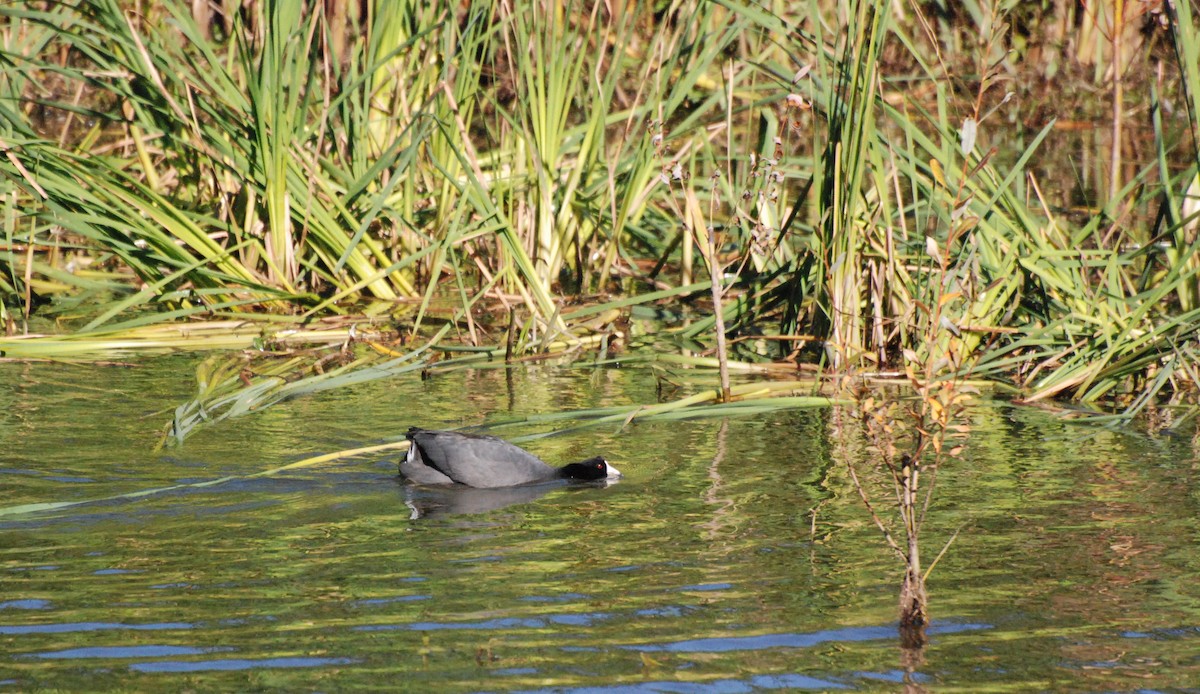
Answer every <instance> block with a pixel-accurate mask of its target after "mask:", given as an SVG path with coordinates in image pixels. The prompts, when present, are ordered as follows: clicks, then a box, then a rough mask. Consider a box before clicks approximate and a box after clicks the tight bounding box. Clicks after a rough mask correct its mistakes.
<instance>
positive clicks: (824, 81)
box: [0, 0, 1200, 416]
mask: <svg viewBox="0 0 1200 694" xmlns="http://www.w3.org/2000/svg"><path fill="white" fill-rule="evenodd" d="M1008 5H1009V4H1005V3H995V4H994V5H991V4H988V3H975V2H966V3H960V4H957V5H956V9H954V10H953V11H950V10H943V9H941V6H940V5H939V4H938V3H915V4H897V3H893V2H886V1H884V0H874V1H872V0H857V1H855V2H851V3H849V4H844V3H832V2H824V1H821V0H812V1H811V2H801V3H761V4H759V3H755V4H742V3H732V2H700V1H690V0H689V1H678V2H672V3H669V4H665V5H643V4H638V3H625V2H621V3H609V4H604V3H595V4H572V5H568V6H566V7H562V6H561V5H560V4H558V3H539V2H525V3H496V4H491V3H466V4H453V5H450V6H446V7H438V6H433V7H431V6H428V5H427V4H426V3H406V2H397V3H366V4H365V11H366V14H361V15H360V14H359V13H358V10H357V5H355V6H354V7H351V5H350V4H338V3H306V4H304V6H302V5H301V4H298V3H285V2H275V3H272V2H253V3H251V2H247V3H242V4H236V3H232V4H226V5H223V6H222V7H224V8H225V10H224V13H214V10H211V9H209V10H203V11H202V12H200V11H198V12H199V14H193V12H192V10H191V7H190V5H185V4H183V3H175V2H168V3H164V4H161V5H159V4H152V6H150V7H147V8H143V13H142V14H138V13H137V12H136V11H135V9H134V7H132V6H127V5H125V4H123V3H118V2H115V0H108V1H101V2H95V3H82V4H80V5H79V6H77V7H76V6H72V5H56V4H35V3H26V4H20V5H10V6H5V7H4V8H0V15H2V16H3V17H4V20H5V25H4V27H3V36H2V38H3V59H4V60H5V62H6V69H5V71H4V73H3V75H2V76H0V139H2V140H3V141H2V142H0V148H3V150H4V156H3V157H0V172H2V173H3V176H2V177H0V194H2V195H3V196H4V200H5V206H4V210H5V214H4V220H3V222H4V238H3V239H2V240H0V244H2V247H0V293H3V294H4V308H3V309H2V310H3V315H2V316H0V318H2V319H3V320H4V323H5V325H6V328H7V332H8V334H9V336H10V338H9V339H8V340H0V350H5V351H6V352H8V353H10V356H20V357H22V358H28V357H36V356H47V357H53V356H55V355H56V354H59V353H58V352H55V351H54V350H56V349H62V348H61V344H62V343H63V341H64V337H63V336H62V335H61V333H63V332H66V333H68V334H69V339H70V340H72V341H74V343H75V344H78V343H81V342H84V341H86V340H87V339H88V338H89V336H96V339H97V340H100V339H104V340H112V339H117V338H119V337H120V336H121V335H122V334H123V333H124V332H125V331H138V330H141V331H145V330H148V329H151V328H152V327H153V326H156V325H165V324H168V323H179V322H189V321H200V320H203V321H212V320H233V321H235V322H247V321H248V322H251V323H255V324H265V325H267V326H271V325H273V324H279V323H280V322H283V323H284V324H285V325H292V324H293V323H296V324H299V325H301V326H303V325H307V324H309V323H310V322H312V321H316V320H320V319H327V318H334V317H340V318H341V319H342V320H347V321H349V322H351V323H354V322H355V321H357V320H361V322H362V323H363V324H364V325H369V326H370V328H371V330H373V331H382V334H375V335H373V336H372V342H373V343H374V344H375V348H374V349H371V350H369V351H368V350H367V348H366V347H363V348H361V351H360V352H359V353H358V355H357V357H352V358H348V362H349V363H351V364H354V365H355V368H363V369H369V368H373V366H377V365H378V364H377V363H375V362H374V361H372V360H373V359H379V360H384V359H395V358H396V357H395V354H396V353H397V349H398V347H399V345H400V343H402V342H403V343H405V344H409V343H413V344H421V345H427V347H426V349H427V350H428V353H429V354H433V353H437V352H438V351H439V350H442V349H447V348H449V347H451V346H456V347H458V348H461V347H464V346H466V347H473V348H487V349H489V350H492V352H493V353H494V354H496V355H500V354H503V355H504V356H505V357H506V358H508V359H513V358H519V357H521V356H522V355H531V354H538V353H543V352H545V351H546V350H548V349H551V346H556V347H554V349H568V348H569V347H570V346H571V345H573V344H574V345H578V346H580V351H579V352H577V353H584V352H586V354H588V355H589V357H588V358H590V359H593V360H595V361H603V359H604V358H606V357H607V356H608V353H609V350H610V349H615V348H617V347H624V348H628V347H629V346H630V345H633V346H634V347H638V346H654V347H656V348H659V349H671V350H689V351H692V352H696V351H698V352H700V353H702V356H711V355H712V354H714V353H715V351H716V348H717V345H718V340H717V335H716V332H717V330H718V327H719V328H720V332H721V334H722V336H724V337H726V338H728V341H729V345H728V347H727V349H728V351H729V353H730V358H731V359H733V360H735V361H736V362H738V363H739V364H741V365H746V367H747V368H748V365H750V364H754V363H766V362H781V363H786V364H791V365H793V367H794V368H796V369H807V368H819V369H824V370H827V371H832V372H837V373H875V374H886V373H894V374H897V375H900V376H904V375H906V374H907V375H908V376H909V377H911V378H913V379H914V380H925V379H928V378H950V377H954V378H963V377H966V376H973V377H980V378H985V379H989V380H992V381H996V382H1002V383H1006V384H1008V385H1010V386H1011V387H1013V388H1014V389H1015V390H1016V391H1017V392H1019V393H1020V394H1021V395H1022V397H1025V398H1028V399H1030V400H1038V399H1049V398H1070V399H1075V400H1078V401H1080V402H1083V403H1088V404H1104V405H1106V406H1107V409H1109V410H1110V411H1114V412H1120V413H1122V416H1131V415H1133V414H1136V413H1138V412H1140V411H1142V410H1143V409H1144V408H1146V407H1148V406H1151V405H1158V404H1161V403H1164V402H1181V401H1189V400H1190V399H1193V398H1194V395H1195V384H1196V379H1197V374H1196V371H1195V366H1194V364H1195V363H1196V358H1195V357H1196V355H1195V350H1196V338H1197V329H1198V327H1200V300H1198V299H1197V293H1198V291H1200V289H1198V287H1197V268H1200V262H1198V261H1197V260H1196V257H1197V250H1198V248H1197V243H1200V241H1198V239H1197V235H1196V233H1195V231H1194V222H1193V221H1192V219H1191V217H1192V214H1193V211H1194V210H1195V209H1196V205H1195V201H1194V198H1193V197H1191V196H1190V195H1189V194H1190V193H1193V192H1194V190H1193V187H1192V182H1193V180H1195V176H1196V161H1197V155H1196V145H1195V139H1194V133H1195V126H1196V113H1197V111H1198V110H1200V109H1198V103H1197V101H1196V99H1197V98H1200V97H1196V96H1195V95H1196V94H1197V93H1198V91H1197V90H1198V89H1200V70H1198V69H1197V68H1196V65H1197V64H1200V43H1198V42H1197V32H1196V28H1195V18H1194V17H1193V16H1192V15H1191V11H1190V7H1189V5H1188V3H1174V4H1167V3H1164V4H1163V5H1162V6H1161V7H1160V8H1158V9H1156V10H1155V11H1154V13H1150V12H1149V10H1148V9H1147V8H1149V7H1150V6H1148V5H1142V4H1135V3H1123V2H1108V3H1093V4H1092V5H1095V7H1092V9H1091V10H1089V11H1087V12H1084V11H1083V10H1081V9H1079V8H1077V7H1076V6H1075V3H1057V2H1045V3H1025V4H1023V5H1018V6H1016V7H1015V8H1013V9H1012V12H1011V13H1009V14H1002V13H1000V12H999V10H1000V9H1001V8H1002V7H1008ZM1026 5H1037V6H1038V7H1037V11H1034V9H1032V8H1031V7H1027V6H1026ZM614 10H615V11H614ZM979 37H983V38H982V39H981V38H979ZM1084 93H1086V94H1090V95H1091V96H1090V97H1089V98H1082V97H1078V96H1074V95H1078V94H1084ZM1079 122H1085V123H1086V124H1087V125H1088V126H1089V127H1091V128H1094V129H1103V131H1104V132H1105V133H1106V136H1107V137H1108V138H1109V139H1108V141H1107V142H1108V145H1107V148H1106V150H1104V156H1101V157H1098V159H1099V163H1096V162H1081V161H1078V160H1076V159H1074V158H1072V157H1071V156H1070V155H1069V154H1068V153H1066V152H1064V151H1063V150H1062V149H1061V148H1052V147H1051V148H1048V147H1047V146H1046V142H1048V141H1053V140H1054V138H1055V137H1056V134H1057V133H1060V132H1062V131H1064V130H1065V129H1066V126H1067V124H1069V123H1079ZM1072 127H1073V126H1072ZM1096 172H1098V174H1096ZM1096 175H1099V178H1098V179H1097V178H1096ZM648 316H653V317H654V318H655V319H656V321H657V322H656V324H655V325H656V327H655V328H653V329H644V330H641V331H640V332H639V330H638V329H637V327H636V326H637V325H638V324H640V323H639V321H640V318H642V317H648ZM51 321H54V323H53V324H52V323H51ZM631 321H632V326H631ZM264 330H265V331H266V332H267V333H270V334H269V335H265V336H264V338H263V339H265V340H266V341H268V342H269V341H270V340H271V339H272V338H271V335H273V334H274V330H275V328H271V327H267V328H264ZM30 331H33V332H47V333H58V334H59V335H58V336H56V337H53V338H50V337H48V338H45V339H44V340H42V341H39V340H37V339H31V338H29V337H25V336H23V333H28V332H30ZM18 336H20V337H19V344H20V351H17V350H16V349H15V346H16V345H17V344H18V342H17V338H18ZM350 337H354V336H353V335H351V336H350ZM356 339H357V338H356ZM316 342H317V343H319V342H321V340H316ZM351 342H353V340H351ZM40 344H44V345H46V351H45V352H44V353H43V354H41V355H39V354H38V352H37V349H38V347H37V346H38V345H40ZM338 344H339V346H340V347H342V348H344V349H345V348H347V346H346V341H340V342H339V343H338ZM201 346H202V345H201ZM222 346H228V345H227V344H223V345H222ZM408 349H410V347H404V348H403V349H400V350H399V351H400V352H404V353H407V350H408ZM597 350H599V352H600V353H599V354H598V353H597ZM368 355H378V356H368ZM313 363H316V362H315V361H314V362H313ZM702 363H703V362H701V361H697V362H696V364H702ZM737 365H738V364H735V366H737ZM312 368H314V369H315V371H314V372H313V373H320V372H321V369H320V367H312ZM264 371H266V369H265V368H264ZM385 371H386V370H385ZM221 397H229V394H228V393H226V392H223V393H222V395H221Z"/></svg>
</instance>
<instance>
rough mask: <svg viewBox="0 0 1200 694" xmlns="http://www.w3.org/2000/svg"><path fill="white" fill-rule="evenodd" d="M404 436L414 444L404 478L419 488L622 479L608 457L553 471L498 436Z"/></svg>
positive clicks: (413, 432)
mask: <svg viewBox="0 0 1200 694" xmlns="http://www.w3.org/2000/svg"><path fill="white" fill-rule="evenodd" d="M405 437H406V438H407V439H408V440H409V441H411V442H412V445H411V446H410V447H409V449H408V456H407V457H406V458H405V460H404V462H403V463H401V464H400V474H401V475H403V476H404V477H405V478H407V479H409V480H411V481H413V482H416V483H417V484H428V485H433V484H462V485H466V486H468V487H476V488H480V489H490V488H495V487H515V486H517V485H520V484H536V483H538V482H549V481H551V480H559V479H567V480H602V479H612V478H616V477H620V476H621V473H620V472H619V471H618V470H617V469H616V468H615V467H613V466H611V465H609V464H608V461H606V460H604V458H599V457H596V458H589V459H587V460H584V461H582V462H579V463H571V464H570V465H564V466H563V467H554V466H551V465H547V464H546V463H544V462H542V461H541V460H539V459H538V458H537V456H534V455H533V454H531V453H529V452H528V451H525V450H523V449H521V448H518V447H517V446H514V445H513V444H511V443H509V442H507V441H505V440H504V439H499V438H496V437H495V436H486V435H483V434H464V433H461V432H457V431H434V430H432V429H420V428H418V427H412V428H411V429H409V430H408V434H406V435H405Z"/></svg>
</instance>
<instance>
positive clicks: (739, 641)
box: [621, 623, 991, 653]
mask: <svg viewBox="0 0 1200 694" xmlns="http://www.w3.org/2000/svg"><path fill="white" fill-rule="evenodd" d="M990 628H991V626H990V625H987V624H953V623H951V624H947V623H940V624H938V625H936V626H931V627H930V628H929V629H928V630H927V632H926V633H928V634H929V635H931V636H932V635H935V634H953V633H958V632H963V631H978V630H980V629H990ZM895 637H896V627H895V626H894V625H891V626H877V627H849V628H846V629H830V630H827V631H816V632H812V633H810V634H796V633H787V634H760V635H758V636H720V637H714V638H706V639H687V640H684V641H672V642H669V643H659V644H652V643H650V644H639V645H629V646H621V648H624V649H627V650H631V651H671V652H675V653H726V652H729V651H759V650H763V649H767V648H809V647H812V646H816V645H818V644H822V643H828V642H830V641H834V642H855V641H873V640H875V639H889V638H895Z"/></svg>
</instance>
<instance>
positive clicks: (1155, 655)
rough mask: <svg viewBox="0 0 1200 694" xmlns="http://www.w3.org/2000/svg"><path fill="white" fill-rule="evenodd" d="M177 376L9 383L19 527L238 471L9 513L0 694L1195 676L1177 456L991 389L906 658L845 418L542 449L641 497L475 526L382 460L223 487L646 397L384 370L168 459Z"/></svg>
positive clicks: (600, 387)
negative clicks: (360, 452)
mask: <svg viewBox="0 0 1200 694" xmlns="http://www.w3.org/2000/svg"><path fill="white" fill-rule="evenodd" d="M191 369H192V366H191V362H189V361H187V360H185V359H182V358H167V359H159V360H153V361H148V362H144V363H142V364H141V365H140V366H138V367H137V368H128V369H122V368H109V369H97V368H82V367H71V366H54V365H7V366H6V367H5V370H4V371H3V372H0V451H3V458H2V459H0V489H2V490H3V504H4V505H5V506H14V505H19V504H26V503H34V502H41V501H64V500H85V499H94V498H102V497H106V496H111V495H114V494H121V493H127V492H132V491H137V490H142V489H153V488H156V487H162V486H167V485H171V484H177V483H180V482H195V481H203V480H209V479H214V478H217V477H222V476H226V475H233V476H235V478H236V479H234V480H233V481H231V482H228V483H225V484H220V485H216V486H212V487H205V488H189V489H183V490H177V491H173V492H169V493H164V494H159V495H154V496H149V497H146V498H141V499H135V500H129V499H125V500H116V501H109V502H103V503H94V504H86V505H81V506H74V507H69V508H66V509H62V510H59V511H51V512H47V513H43V514H37V515H26V516H16V517H0V686H2V687H7V688H10V689H12V690H14V691H17V690H19V691H26V690H34V689H50V688H54V689H62V690H83V689H88V690H97V689H122V690H165V691H170V690H180V689H184V688H195V689H199V690H217V689H222V690H241V689H249V688H259V689H263V688H266V689H284V690H292V691H296V690H301V691H307V690H328V691H340V690H347V689H352V688H365V687H373V688H378V689H387V690H392V691H509V690H516V691H589V692H590V691H596V692H692V691H715V692H745V691H758V690H791V691H796V690H806V689H809V690H815V691H831V690H857V691H864V690H865V691H876V690H878V691H894V690H897V689H899V688H901V687H902V686H903V684H904V683H906V682H907V683H909V684H912V685H916V686H919V687H920V686H924V687H928V688H929V689H931V690H932V689H942V688H972V689H976V688H979V687H982V686H984V685H987V686H993V687H1005V688H1009V689H1012V690H1019V691H1027V690H1074V691H1121V690H1134V689H1142V690H1150V689H1170V688H1185V687H1189V686H1194V685H1195V683H1196V682H1200V656H1197V655H1196V654H1197V653H1200V588H1198V587H1197V582H1196V580H1195V577H1196V576H1197V575H1200V572H1198V569H1200V566H1198V564H1200V559H1198V557H1200V553H1198V552H1197V548H1198V547H1197V544H1198V543H1197V525H1198V523H1197V520H1196V519H1197V517H1198V515H1200V514H1198V513H1197V511H1198V509H1197V505H1198V504H1197V502H1198V500H1200V497H1198V495H1197V485H1196V476H1197V475H1196V471H1197V455H1196V449H1195V446H1194V443H1193V441H1192V440H1190V439H1188V438H1186V437H1181V436H1169V435H1160V436H1154V437H1151V436H1146V435H1141V434H1138V433H1135V432H1108V431H1097V430H1091V429H1087V428H1082V427H1079V426H1077V425H1069V424H1064V423H1062V422H1060V421H1058V420H1056V419H1054V418H1052V417H1051V416H1049V415H1047V414H1045V413H1042V412H1039V411H1036V410H1032V409H1028V408H1019V407H1014V406H1011V405H1008V404H1005V403H1002V402H986V403H983V404H981V405H980V406H978V407H977V408H975V410H974V411H973V417H972V423H973V427H974V430H973V432H972V435H971V439H970V441H969V445H968V448H967V450H966V453H965V454H964V457H963V459H962V460H960V461H957V462H955V463H954V464H953V465H952V466H950V467H947V468H946V469H944V470H943V471H942V472H941V475H940V478H939V479H938V482H937V485H938V487H937V497H936V499H937V500H936V503H935V504H934V507H933V508H932V510H931V512H930V520H929V524H928V529H927V535H926V538H925V545H926V550H925V552H926V556H927V557H928V559H927V563H928V561H929V560H931V559H932V557H933V556H934V555H936V554H937V552H938V551H940V549H941V548H942V546H943V544H944V543H945V541H946V540H947V538H948V537H949V536H950V535H951V534H952V533H954V532H955V531H959V535H958V538H957V540H956V541H955V542H954V544H953V545H952V546H951V548H950V549H949V551H948V552H947V553H946V555H945V556H944V557H943V558H942V560H941V562H940V563H939V564H938V566H937V569H936V571H935V573H934V575H933V576H932V577H931V579H930V585H929V588H930V592H931V599H932V605H931V612H932V616H933V619H934V623H933V626H932V628H931V629H930V636H931V643H930V645H929V646H928V647H927V648H926V649H924V651H922V652H920V653H914V652H903V651H901V649H900V648H899V645H898V638H897V633H896V627H895V616H896V600H897V598H896V590H897V586H898V581H899V577H900V569H899V566H898V564H897V563H896V561H895V559H894V557H893V556H891V555H890V554H889V550H887V549H886V546H885V545H884V543H883V541H882V539H881V538H880V536H879V532H878V530H876V529H875V527H874V526H873V524H872V523H871V522H870V518H869V516H868V515H867V513H866V512H865V510H864V509H863V507H862V504H861V502H860V501H859V499H858V496H857V494H856V493H855V492H854V489H853V487H852V486H851V485H850V482H849V480H848V478H847V475H846V472H845V467H844V465H843V464H842V463H841V462H840V460H838V459H837V456H838V455H841V454H842V453H839V452H838V451H839V450H840V451H844V450H850V451H859V450H862V443H861V441H860V440H859V439H858V436H857V435H856V434H855V433H854V431H853V429H852V427H849V428H848V427H847V425H846V424H845V421H846V418H845V417H840V416H838V415H837V413H836V412H833V411H830V410H810V411H791V412H782V413H774V414H770V415H753V416H748V417H744V418H732V419H727V420H697V421H687V422H664V423H643V424H637V425H634V426H632V427H630V428H629V429H627V430H625V431H618V430H617V429H616V428H615V427H602V428H593V429H589V430H582V431H571V432H568V433H565V434H563V435H561V436H555V437H550V438H544V439H539V440H536V441H533V442H530V443H528V444H527V446H528V447H529V448H530V449H531V450H533V451H535V452H536V453H538V454H540V455H542V456H543V457H545V458H546V459H548V460H552V461H560V460H561V461H566V460H575V459H580V458H584V457H587V456H589V455H592V454H603V455H606V456H607V457H609V458H610V459H611V460H612V461H613V462H614V464H616V465H617V466H618V467H620V469H621V470H622V471H623V472H624V473H625V474H626V478H625V479H624V480H623V481H622V482H621V483H619V484H617V485H614V486H610V487H591V486H583V487H558V488H553V489H547V490H544V491H545V493H544V494H542V495H540V496H539V495H532V498H524V499H517V500H515V503H512V504H511V505H507V506H503V505H502V506H499V507H497V508H491V509H490V510H487V509H486V505H484V506H479V505H478V504H477V502H476V501H475V500H469V499H461V500H449V501H448V500H446V499H442V498H436V497H434V498H430V497H429V496H428V495H425V496H423V493H415V494H414V492H413V490H411V489H408V488H406V487H405V485H403V484H402V483H400V482H399V481H398V480H397V479H396V476H395V459H394V457H393V456H382V455H381V456H377V457H362V458H357V459H351V460H347V461H342V462H338V463H332V464H326V465H322V466H318V467H314V468H305V469H301V470H296V471H291V472H288V473H285V474H280V475H277V476H274V477H267V478H258V479H249V480H248V479H243V478H242V477H241V476H244V475H247V474H252V473H255V472H258V471H261V470H265V469H269V468H273V467H277V466H279V465H281V464H284V463H287V462H291V461H294V460H298V459H301V458H304V457H306V456H309V455H315V454H320V453H324V452H328V451H334V450H340V449H346V448H352V447H356V446H362V445H368V444H372V443H379V442H382V441H385V440H388V439H389V438H396V437H399V436H400V435H401V433H402V432H403V431H404V429H405V428H407V427H408V426H409V425H413V424H417V425H422V426H429V427H437V426H460V425H467V424H479V423H483V422H494V421H500V420H507V419H512V418H514V417H520V416H523V415H526V414H531V413H538V412H547V411H558V410H569V409H577V408H584V407H595V406H600V405H616V404H622V403H632V402H652V401H654V398H655V393H654V381H653V378H652V377H651V376H650V375H649V374H646V373H639V372H636V371H627V370H621V369H604V370H569V371H568V370H555V369H549V368H537V369H531V370H528V371H520V372H517V373H516V374H514V376H513V378H512V380H511V381H506V379H505V378H504V377H503V374H502V373H501V372H498V371H461V372H456V373H450V374H445V375H439V376H437V377H436V378H434V379H432V380H430V381H420V380H419V379H417V378H415V377H414V378H412V379H396V380H393V381H381V382H375V383H371V384H365V385H361V386H356V387H354V388H348V389H343V390H339V391H336V392H330V393H325V394H322V395H320V396H317V397H311V398H305V399H300V400H295V401H291V402H287V403H283V404H281V405H277V406H274V407H272V408H270V409H268V410H266V411H264V412H262V413H259V414H256V415H253V416H250V417H245V418H242V419H237V420H229V421H225V422H221V423H219V424H217V425H214V426H212V427H209V428H206V429H202V430H200V431H199V432H198V433H197V434H195V435H194V436H193V437H192V438H190V439H189V440H188V441H187V443H186V444H185V445H183V446H182V447H178V448H168V449H165V450H164V451H162V452H155V451H154V446H155V444H156V443H157V441H158V439H159V437H160V435H161V433H162V431H163V428H164V427H165V425H166V424H167V422H168V420H169V417H170V412H171V411H172V410H173V408H174V407H175V406H176V405H178V404H179V403H180V402H183V401H184V400H186V399H187V398H188V397H190V395H191V390H192V388H193V383H192V376H191V373H192V371H191ZM510 384H511V387H510ZM497 433H501V434H502V435H505V436H517V435H520V434H528V433H534V429H532V428H530V427H509V428H504V429H502V430H500V431H498V432H497ZM855 455H858V456H859V457H860V458H865V457H866V454H865V453H857V454H855ZM864 469H865V468H864ZM493 501H494V500H493ZM883 501H884V500H883V499H882V498H881V499H880V500H879V502H880V507H881V508H884V509H886V506H885V505H884V504H883ZM481 508H483V509H484V510H480V509H481ZM456 511H476V512H473V513H456ZM422 513H424V514H426V515H424V516H423V517H419V518H414V516H417V515H420V514H422ZM888 517H889V519H890V516H888Z"/></svg>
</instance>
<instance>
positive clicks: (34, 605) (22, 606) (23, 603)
mask: <svg viewBox="0 0 1200 694" xmlns="http://www.w3.org/2000/svg"><path fill="white" fill-rule="evenodd" d="M48 609H50V601H49V600H38V599H36V598H30V599H29V600H6V601H4V602H0V610H48Z"/></svg>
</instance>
